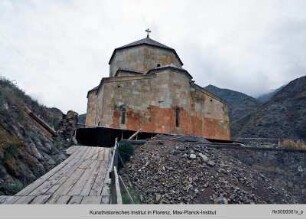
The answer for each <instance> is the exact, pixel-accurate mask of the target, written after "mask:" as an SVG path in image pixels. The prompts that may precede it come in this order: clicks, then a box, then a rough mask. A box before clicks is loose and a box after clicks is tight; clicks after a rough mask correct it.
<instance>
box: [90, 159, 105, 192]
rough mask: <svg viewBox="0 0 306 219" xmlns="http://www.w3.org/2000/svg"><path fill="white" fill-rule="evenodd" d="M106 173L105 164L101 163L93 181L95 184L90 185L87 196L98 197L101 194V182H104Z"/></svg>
mask: <svg viewBox="0 0 306 219" xmlns="http://www.w3.org/2000/svg"><path fill="white" fill-rule="evenodd" d="M107 172H108V167H107V165H106V163H105V162H103V163H101V165H100V167H99V170H98V175H97V177H96V179H95V182H94V183H93V185H92V188H91V191H90V193H89V195H92V196H98V195H100V194H101V192H102V188H103V182H104V180H105V177H106V175H107Z"/></svg>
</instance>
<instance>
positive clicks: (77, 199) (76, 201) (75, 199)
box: [68, 195, 83, 204]
mask: <svg viewBox="0 0 306 219" xmlns="http://www.w3.org/2000/svg"><path fill="white" fill-rule="evenodd" d="M82 199H83V196H80V195H75V196H72V198H71V199H70V201H69V202H68V204H80V203H81V202H82Z"/></svg>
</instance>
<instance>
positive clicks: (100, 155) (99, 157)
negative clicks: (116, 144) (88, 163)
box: [98, 148, 106, 160]
mask: <svg viewBox="0 0 306 219" xmlns="http://www.w3.org/2000/svg"><path fill="white" fill-rule="evenodd" d="M105 151H106V150H105V149H104V148H101V149H100V150H99V154H98V160H104V154H105Z"/></svg>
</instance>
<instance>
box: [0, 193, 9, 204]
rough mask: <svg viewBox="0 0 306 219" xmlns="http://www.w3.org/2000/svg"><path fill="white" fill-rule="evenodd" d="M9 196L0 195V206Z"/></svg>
mask: <svg viewBox="0 0 306 219" xmlns="http://www.w3.org/2000/svg"><path fill="white" fill-rule="evenodd" d="M9 197H10V196H5V195H1V196H0V204H2V203H4V202H5V201H6V200H7V199H8V198H9Z"/></svg>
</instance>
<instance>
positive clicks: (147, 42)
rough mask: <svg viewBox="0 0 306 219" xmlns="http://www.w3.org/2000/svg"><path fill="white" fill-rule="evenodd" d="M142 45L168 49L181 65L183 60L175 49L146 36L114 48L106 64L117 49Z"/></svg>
mask: <svg viewBox="0 0 306 219" xmlns="http://www.w3.org/2000/svg"><path fill="white" fill-rule="evenodd" d="M143 45H146V46H152V47H156V48H160V49H165V50H169V51H172V52H173V53H174V54H175V56H176V57H177V59H178V60H179V61H180V63H181V64H182V65H183V62H182V60H181V59H180V57H179V56H178V54H177V53H176V51H175V49H173V48H171V47H169V46H166V45H164V44H162V43H159V42H157V41H155V40H152V39H151V38H150V37H146V38H143V39H141V40H138V41H135V42H132V43H129V44H127V45H124V46H121V47H118V48H116V49H115V50H114V52H113V54H112V56H111V58H110V60H109V62H108V64H110V63H111V61H112V59H113V58H114V55H115V53H116V52H117V51H119V50H123V49H128V48H132V47H137V46H143Z"/></svg>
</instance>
